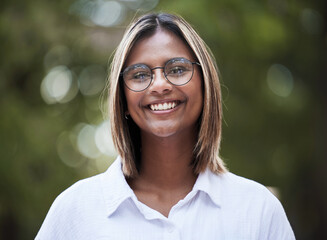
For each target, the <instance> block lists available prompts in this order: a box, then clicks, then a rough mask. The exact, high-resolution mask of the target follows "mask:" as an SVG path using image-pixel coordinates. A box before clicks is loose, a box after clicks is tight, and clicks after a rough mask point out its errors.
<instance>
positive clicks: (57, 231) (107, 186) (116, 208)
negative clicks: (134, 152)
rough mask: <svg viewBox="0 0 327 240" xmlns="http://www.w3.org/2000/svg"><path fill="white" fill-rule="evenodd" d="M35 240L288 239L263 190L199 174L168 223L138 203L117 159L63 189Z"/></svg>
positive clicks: (278, 211) (274, 203) (281, 216)
mask: <svg viewBox="0 0 327 240" xmlns="http://www.w3.org/2000/svg"><path fill="white" fill-rule="evenodd" d="M36 239H37V240H39V239H41V240H46V239H56V240H60V239H70V240H71V239H78V240H83V239H103V240H104V239H108V240H120V239H124V240H129V239H131V240H165V239H171V240H178V239H184V240H191V239H194V240H202V239H204V240H211V239H212V240H213V239H226V240H239V239H251V240H254V239H258V240H265V239H271V240H277V239H278V240H292V239H295V237H294V234H293V231H292V229H291V226H290V224H289V222H288V220H287V217H286V215H285V212H284V209H283V207H282V205H281V204H280V202H279V201H278V200H277V198H276V197H274V196H273V195H272V194H271V193H270V192H269V190H267V189H266V187H264V186H263V185H261V184H259V183H256V182H254V181H251V180H248V179H245V178H242V177H239V176H236V175H234V174H232V173H225V174H220V175H216V174H214V173H212V172H211V171H210V170H209V169H208V170H207V171H205V172H204V173H201V174H200V175H199V176H198V178H197V180H196V182H195V184H194V187H193V189H192V191H191V192H190V193H189V194H188V195H187V196H186V197H185V198H184V199H182V200H180V201H179V202H178V203H177V204H176V205H175V206H173V207H172V209H171V211H170V213H169V216H168V218H167V217H165V216H163V215H162V214H161V213H159V212H158V211H156V210H153V209H151V208H150V207H148V206H146V205H145V204H143V203H142V202H140V201H138V200H137V198H136V196H135V194H134V192H133V190H132V189H131V188H130V187H129V185H128V184H127V182H126V180H125V177H124V175H123V172H122V169H121V160H120V158H119V157H118V158H117V160H116V161H115V162H114V163H113V164H112V165H111V166H110V167H109V169H108V170H107V171H106V172H105V173H102V174H99V175H97V176H94V177H91V178H88V179H85V180H82V181H79V182H77V183H76V184H74V185H73V186H71V187H70V188H68V189H67V190H66V191H64V192H63V193H62V194H60V195H59V196H58V197H57V199H56V200H55V201H54V203H53V204H52V206H51V208H50V210H49V212H48V214H47V217H46V219H45V220H44V222H43V224H42V227H41V229H40V231H39V233H38V235H37V236H36Z"/></svg>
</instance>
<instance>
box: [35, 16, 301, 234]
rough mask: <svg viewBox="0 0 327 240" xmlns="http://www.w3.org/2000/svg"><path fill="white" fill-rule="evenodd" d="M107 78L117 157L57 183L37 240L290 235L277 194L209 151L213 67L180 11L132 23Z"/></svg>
mask: <svg viewBox="0 0 327 240" xmlns="http://www.w3.org/2000/svg"><path fill="white" fill-rule="evenodd" d="M109 80H110V97H109V108H110V111H109V112H110V120H111V124H112V134H113V139H114V143H115V146H116V148H117V151H118V153H119V157H118V158H117V160H116V161H115V162H114V163H113V164H112V165H111V166H110V168H109V169H108V170H107V172H105V173H103V174H100V175H98V176H95V177H92V178H90V179H86V180H83V181H80V182H78V183H76V184H75V185H73V186H72V187H70V188H69V189H68V190H66V191H65V192H63V193H62V194H61V195H60V196H59V197H58V198H57V199H56V201H55V202H54V203H53V205H52V207H51V209H50V211H49V213H48V215H47V217H46V219H45V221H44V223H43V225H42V227H41V229H40V231H39V233H38V235H37V237H36V239H143V240H144V239H295V238H294V234H293V232H292V229H291V227H290V224H289V222H288V220H287V217H286V215H285V212H284V210H283V208H282V206H281V204H280V202H279V201H278V200H277V199H276V198H275V197H274V196H273V195H272V194H271V193H270V192H269V191H268V190H267V189H266V188H265V187H264V186H262V185H260V184H258V183H255V182H253V181H251V180H247V179H244V178H241V177H238V176H236V175H234V174H232V173H229V172H228V171H227V170H226V168H225V166H224V163H223V161H222V160H221V159H220V158H219V157H218V153H219V144H220V139H221V116H222V111H221V93H220V85H219V78H218V74H217V68H216V65H215V62H214V60H213V57H212V55H211V53H210V51H209V50H208V48H207V47H206V45H205V43H204V42H203V41H202V39H201V38H200V37H199V36H198V34H197V33H196V32H195V31H194V30H193V28H192V27H191V26H190V25H189V24H188V23H187V22H185V20H183V19H182V18H180V17H178V16H174V15H170V14H149V15H145V16H143V17H141V18H140V19H138V20H136V21H135V22H134V23H132V24H131V25H130V27H129V28H128V29H127V30H126V32H125V35H124V37H123V39H122V41H121V43H120V45H119V46H118V48H117V50H116V52H115V55H114V58H113V62H112V65H111V73H110V79H109Z"/></svg>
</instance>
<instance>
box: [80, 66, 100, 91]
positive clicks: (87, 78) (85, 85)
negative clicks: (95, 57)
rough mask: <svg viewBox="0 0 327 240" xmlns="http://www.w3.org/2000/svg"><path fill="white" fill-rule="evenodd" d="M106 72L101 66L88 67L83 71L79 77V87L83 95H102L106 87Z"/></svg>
mask: <svg viewBox="0 0 327 240" xmlns="http://www.w3.org/2000/svg"><path fill="white" fill-rule="evenodd" d="M105 80H106V72H105V70H104V68H103V67H101V66H96V65H93V66H88V67H86V68H84V69H83V70H82V72H81V73H80V75H79V77H78V85H79V89H80V91H81V93H82V94H83V95H86V96H92V95H96V94H98V93H100V92H101V91H102V90H103V88H104V85H105Z"/></svg>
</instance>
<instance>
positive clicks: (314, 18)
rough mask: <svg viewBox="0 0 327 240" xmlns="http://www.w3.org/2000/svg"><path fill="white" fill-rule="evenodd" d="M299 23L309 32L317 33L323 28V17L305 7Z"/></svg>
mask: <svg viewBox="0 0 327 240" xmlns="http://www.w3.org/2000/svg"><path fill="white" fill-rule="evenodd" d="M301 23H302V26H303V28H304V30H305V31H306V32H307V33H309V34H319V33H321V32H322V30H323V17H322V16H321V15H320V13H319V12H318V11H316V10H313V9H309V8H305V9H303V10H302V12H301Z"/></svg>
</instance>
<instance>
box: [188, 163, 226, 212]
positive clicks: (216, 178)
mask: <svg viewBox="0 0 327 240" xmlns="http://www.w3.org/2000/svg"><path fill="white" fill-rule="evenodd" d="M222 175H223V174H215V173H213V172H212V171H211V170H210V169H209V168H207V169H206V170H205V171H204V172H202V173H200V174H199V176H198V178H197V180H196V182H195V184H194V187H193V190H192V191H194V192H197V191H201V192H204V193H206V194H207V195H208V196H209V197H210V199H211V201H212V202H213V203H214V204H215V205H217V206H218V207H221V202H222V201H221V197H222V195H221V189H222V177H223V176H222Z"/></svg>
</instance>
